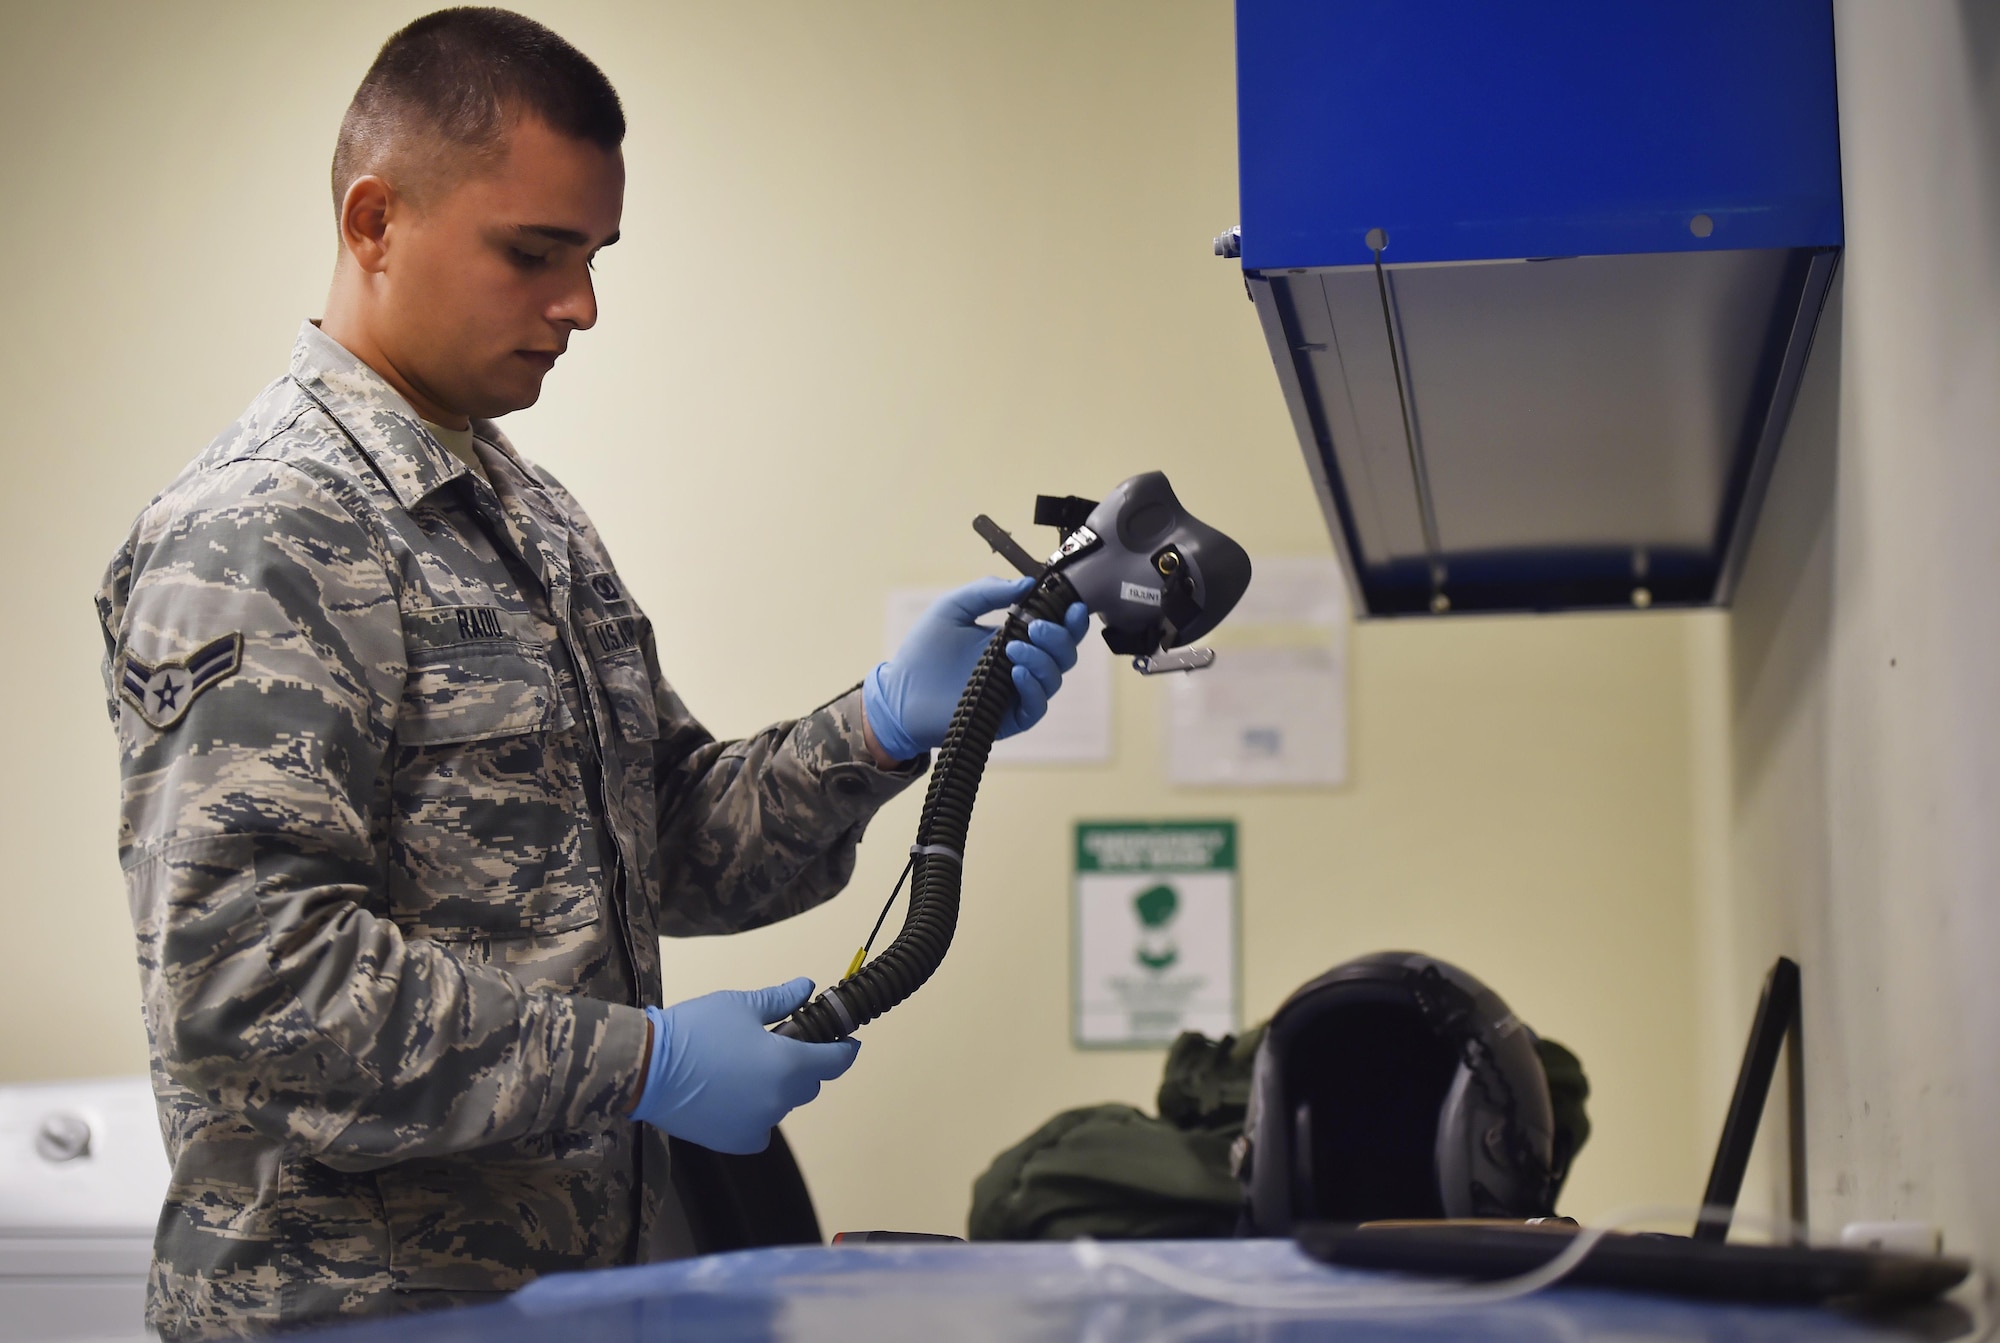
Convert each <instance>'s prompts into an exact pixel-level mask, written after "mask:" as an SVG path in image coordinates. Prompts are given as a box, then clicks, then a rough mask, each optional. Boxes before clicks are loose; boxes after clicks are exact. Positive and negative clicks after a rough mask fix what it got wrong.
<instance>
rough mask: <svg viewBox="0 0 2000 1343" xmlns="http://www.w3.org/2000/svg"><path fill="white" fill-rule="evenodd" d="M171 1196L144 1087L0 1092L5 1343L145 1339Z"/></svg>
mask: <svg viewBox="0 0 2000 1343" xmlns="http://www.w3.org/2000/svg"><path fill="white" fill-rule="evenodd" d="M166 1189H167V1154H166V1148H165V1146H164V1144H162V1142H161V1141H160V1123H159V1117H158V1114H157V1113H156V1111H155V1110H154V1108H153V1091H152V1087H151V1086H150V1085H149V1084H148V1083H147V1080H146V1079H145V1078H143V1077H116V1078H105V1079H101V1080H94V1081H82V1082H40V1083H31V1084H27V1085H20V1086H9V1087H0V1343H58V1341H60V1343H82V1341H83V1340H114V1339H115V1340H138V1339H144V1338H146V1337H147V1336H148V1335H147V1330H146V1326H145V1321H144V1307H145V1297H146V1269H147V1265H148V1264H149V1263H150V1262H151V1259H152V1253H153V1227H154V1224H155V1223H156V1222H158V1220H159V1216H160V1201H161V1199H162V1197H163V1196H164V1195H165V1193H166Z"/></svg>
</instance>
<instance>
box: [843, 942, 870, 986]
mask: <svg viewBox="0 0 2000 1343" xmlns="http://www.w3.org/2000/svg"><path fill="white" fill-rule="evenodd" d="M867 954H868V948H866V947H856V948H855V949H854V959H853V960H851V961H849V962H848V963H847V973H846V974H844V975H842V976H841V978H842V979H852V978H854V972H855V971H856V970H859V969H860V968H861V958H862V957H863V956H866V955H867Z"/></svg>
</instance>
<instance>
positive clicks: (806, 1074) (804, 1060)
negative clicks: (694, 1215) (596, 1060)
mask: <svg viewBox="0 0 2000 1343" xmlns="http://www.w3.org/2000/svg"><path fill="white" fill-rule="evenodd" d="M812 991H813V983H812V981H811V980H810V979H794V980H792V981H790V982H789V983H785V984H779V985H777V986H776V987H774V988H768V989H757V990H755V991H752V992H745V991H742V990H738V989H725V990H723V991H722V992H720V993H710V994H706V995H704V996H702V997H700V998H690V999H689V1000H688V1001H687V1002H684V1003H676V1004H674V1006H672V1007H666V1008H661V1007H649V1008H647V1009H646V1019H647V1021H648V1022H649V1023H650V1024H651V1026H652V1034H653V1045H652V1050H653V1052H652V1056H651V1058H650V1059H649V1060H648V1062H647V1065H646V1080H645V1082H644V1084H643V1085H642V1086H641V1088H640V1091H639V1099H638V1102H637V1103H636V1104H635V1105H634V1106H633V1109H632V1117H633V1118H634V1119H639V1120H643V1121H644V1122H646V1123H648V1124H651V1125H652V1126H653V1127H654V1128H657V1129H663V1130H665V1131H666V1132H667V1133H670V1134H672V1135H673V1136H674V1137H676V1138H685V1139H686V1140H687V1141H689V1142H691V1143H696V1144H699V1145H700V1146H702V1147H707V1148H710V1149H712V1150H714V1151H717V1152H733V1153H736V1154H738V1155H742V1154H746V1153H750V1152H761V1151H763V1150H764V1149H765V1148H766V1147H768V1146H769V1145H770V1142H771V1129H772V1128H773V1127H774V1126H776V1124H777V1123H778V1121H779V1120H781V1119H783V1118H784V1117H785V1116H786V1115H787V1114H789V1113H791V1111H793V1110H795V1109H797V1108H798V1107H799V1106H801V1105H804V1104H805V1103H806V1102H807V1101H809V1100H811V1099H812V1098H813V1097H815V1096H817V1095H819V1088H820V1084H821V1083H822V1082H831V1081H832V1080H833V1079H834V1078H836V1077H838V1076H840V1075H841V1074H842V1073H844V1072H846V1071H847V1070H848V1068H849V1067H851V1066H852V1065H853V1063H854V1056H855V1055H856V1054H858V1053H860V1052H861V1042H860V1041H859V1040H836V1041H834V1042H833V1043H832V1044H826V1045H816V1044H807V1043H806V1042H805V1041H803V1040H794V1039H791V1038H790V1037H788V1036H783V1035H773V1034H771V1033H770V1031H768V1030H766V1029H765V1027H767V1026H770V1025H772V1024H773V1023H775V1022H779V1021H783V1020H784V1019H785V1018H786V1017H787V1016H789V1015H790V1014H791V1013H792V1011H793V1010H794V1009H796V1008H797V1007H799V1006H800V1005H801V1004H802V1003H804V1002H805V1001H806V999H808V998H810V997H811V996H812Z"/></svg>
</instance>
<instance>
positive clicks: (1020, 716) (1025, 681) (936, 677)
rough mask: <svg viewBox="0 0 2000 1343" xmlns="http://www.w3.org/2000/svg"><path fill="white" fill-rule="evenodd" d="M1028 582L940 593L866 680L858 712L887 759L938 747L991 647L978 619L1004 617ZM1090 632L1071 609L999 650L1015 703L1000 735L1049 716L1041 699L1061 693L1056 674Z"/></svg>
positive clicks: (997, 581) (1034, 624) (1083, 616)
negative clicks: (1009, 667)
mask: <svg viewBox="0 0 2000 1343" xmlns="http://www.w3.org/2000/svg"><path fill="white" fill-rule="evenodd" d="M1034 586H1035V580H1034V579H1032V578H982V579H980V580H979V581H978V582H976V583H967V584H966V585H965V586H964V587H962V588H958V589H956V590H955V591H952V592H947V593H946V594H945V595H944V596H942V597H940V598H938V600H937V601H936V602H934V603H933V604H932V605H931V608H930V609H929V610H928V611H926V612H924V614H923V616H922V618H920V619H919V620H918V621H917V623H916V624H915V625H914V626H912V627H911V629H910V632H909V634H908V635H907V636H905V637H904V639H903V646H902V647H901V648H898V649H897V650H896V656H894V657H892V658H890V659H889V660H888V661H887V662H884V663H882V664H881V665H880V666H878V667H876V668H875V670H874V671H872V672H870V673H868V680H867V681H866V682H864V683H863V685H862V689H861V704H862V708H863V710H864V711H865V712H866V713H867V715H868V726H869V728H870V729H872V730H873V731H874V733H875V740H876V741H878V742H880V743H881V744H882V749H883V750H884V751H886V752H887V753H888V754H889V756H890V757H891V758H892V759H896V760H914V759H916V758H917V757H918V756H920V755H922V754H923V753H924V752H925V751H928V750H930V749H932V748H933V747H935V746H937V745H939V744H940V743H941V742H943V741H944V734H945V729H946V728H948V727H950V726H951V714H952V710H954V709H956V708H957V707H958V697H959V696H960V695H963V694H964V693H965V683H966V682H967V681H969V680H971V679H972V669H973V668H974V667H976V666H978V665H979V655H980V654H981V653H983V652H984V651H986V645H987V644H988V643H990V642H992V640H993V630H992V629H991V628H990V627H988V626H985V625H981V624H978V623H977V621H978V620H979V617H981V616H983V615H987V614H990V613H991V612H994V611H1004V610H1006V609H1007V608H1008V607H1009V606H1012V605H1013V604H1014V603H1015V602H1017V601H1019V600H1020V599H1021V598H1023V597H1025V596H1027V595H1028V591H1029V589H1031V588H1033V587H1034ZM1089 632H1090V612H1089V610H1088V609H1087V608H1086V607H1085V606H1084V604H1083V603H1082V602H1071V603H1070V607H1069V610H1068V611H1067V612H1066V613H1064V616H1063V623H1062V624H1060V625H1058V624H1056V623H1055V622H1054V621H1051V620H1034V621H1030V622H1029V623H1028V638H1027V641H1026V642H1023V641H1022V640H1019V639H1016V640H1014V641H1013V642H1012V643H1010V644H1008V645H1007V658H1008V660H1009V661H1011V662H1012V663H1013V664H1014V691H1015V702H1014V705H1013V707H1012V708H1010V709H1008V710H1007V716H1006V717H1005V718H1003V719H1001V720H1000V735H1001V736H1003V737H1011V736H1013V735H1014V734H1015V733H1016V732H1026V731H1027V730H1028V729H1029V728H1031V727H1033V726H1034V725H1035V724H1037V723H1039V722H1041V721H1042V715H1043V714H1045V713H1047V712H1048V711H1049V696H1051V695H1053V694H1055V693H1056V691H1057V690H1059V689H1061V688H1062V678H1063V673H1064V672H1066V671H1068V670H1069V669H1070V668H1071V667H1074V666H1075V665H1076V644H1077V640H1079V639H1081V638H1083V636H1084V635H1086V634H1088V633H1089Z"/></svg>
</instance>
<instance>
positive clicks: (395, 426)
mask: <svg viewBox="0 0 2000 1343" xmlns="http://www.w3.org/2000/svg"><path fill="white" fill-rule="evenodd" d="M291 371H292V378H293V380H294V381H296V382H297V383H298V384H299V386H301V387H303V388H305V390H306V392H307V393H308V394H309V395H310V396H312V398H313V399H314V400H316V401H318V402H319V403H320V405H322V406H324V407H325V408H326V411H327V413H328V414H330V415H332V416H333V418H334V419H336V420H338V421H339V422H340V426H341V428H343V429H345V430H346V431H347V433H348V436H349V437H350V438H352V439H353V440H354V442H355V444H356V445H357V446H358V447H360V449H361V451H362V453H363V454H364V455H365V456H366V457H367V458H368V460H369V462H370V463H372V464H373V465H374V467H375V470H376V471H377V472H378V473H380V475H381V477H382V479H383V480H384V481H386V482H388V485H389V488H390V489H391V490H393V491H394V492H395V495H396V501H397V502H398V503H400V504H402V506H403V507H404V508H414V507H416V505H417V504H418V502H419V501H421V500H422V499H423V498H424V497H425V496H427V495H429V494H431V493H433V492H434V491H436V490H438V489H440V488H442V487H443V486H444V485H446V484H448V483H449V482H451V481H453V480H456V479H458V477H460V476H463V475H468V474H470V473H469V472H468V471H467V470H466V466H465V463H463V462H461V461H459V460H458V458H456V457H454V456H452V455H451V454H450V453H449V452H446V451H445V449H444V447H443V445H442V444H440V443H439V442H438V441H437V440H436V439H434V438H432V437H431V436H430V434H429V433H428V432H426V431H425V430H424V428H423V426H422V424H421V423H420V422H419V421H418V419H417V413H416V411H414V410H412V409H411V408H410V403H409V402H407V401H405V400H404V399H403V397H402V395H401V394H400V393H399V392H397V391H396V389H395V388H393V387H391V386H390V385H389V384H388V383H387V382H386V381H384V380H383V378H382V375H381V374H379V373H377V372H376V371H375V370H374V369H372V368H370V367H368V365H366V364H364V363H362V362H361V361H360V360H359V359H357V358H355V357H354V355H353V354H352V353H351V352H350V351H349V350H348V349H347V348H346V347H345V346H343V345H342V344H341V343H340V342H339V341H337V340H335V339H334V338H333V337H332V336H329V335H327V334H326V332H324V331H322V330H320V329H319V327H318V325H316V324H315V323H312V322H306V323H305V324H304V325H302V326H300V327H299V338H298V341H297V342H296V343H295V344H294V345H293V346H292V370H291ZM475 427H476V426H475Z"/></svg>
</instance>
